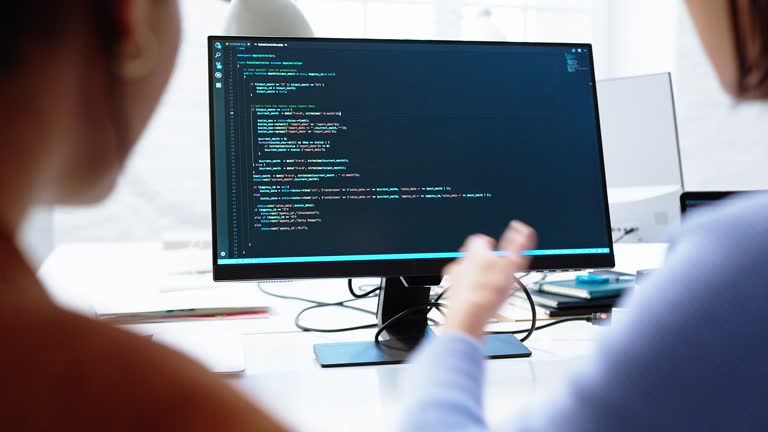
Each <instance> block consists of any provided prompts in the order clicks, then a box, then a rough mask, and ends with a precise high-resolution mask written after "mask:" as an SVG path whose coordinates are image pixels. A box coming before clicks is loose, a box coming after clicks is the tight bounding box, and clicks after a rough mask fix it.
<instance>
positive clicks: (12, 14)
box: [0, 0, 118, 72]
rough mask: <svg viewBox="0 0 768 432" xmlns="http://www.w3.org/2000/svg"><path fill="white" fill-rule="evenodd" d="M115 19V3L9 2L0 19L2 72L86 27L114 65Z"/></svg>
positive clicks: (104, 0) (73, 0)
mask: <svg viewBox="0 0 768 432" xmlns="http://www.w3.org/2000/svg"><path fill="white" fill-rule="evenodd" d="M115 17H116V15H115V2H114V1H112V0H67V1H62V0H38V1H13V2H7V3H6V4H4V5H3V16H2V19H0V23H2V25H0V53H1V54H2V55H0V72H4V71H8V70H10V69H13V68H15V67H17V66H19V65H20V64H22V63H23V62H24V61H25V60H26V59H27V56H29V55H31V53H32V52H33V49H31V48H41V49H44V47H45V46H46V45H47V44H48V45H50V44H53V43H55V41H56V40H57V39H58V38H60V37H61V36H62V35H64V34H66V33H67V32H71V31H74V30H76V29H79V30H83V29H82V28H81V26H82V25H83V24H84V23H85V25H87V26H88V27H89V28H87V29H86V30H87V31H88V32H89V33H91V34H92V35H93V37H95V38H97V40H96V41H95V42H98V43H99V45H100V46H101V47H103V49H104V50H103V51H102V53H103V54H104V56H105V60H107V61H111V60H110V59H111V58H112V57H113V54H114V51H113V50H114V48H115V44H116V42H117V39H118V28H117V25H116V21H115ZM41 52H42V51H41Z"/></svg>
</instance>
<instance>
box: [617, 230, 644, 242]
mask: <svg viewBox="0 0 768 432" xmlns="http://www.w3.org/2000/svg"><path fill="white" fill-rule="evenodd" d="M638 231H640V228H627V229H625V230H624V232H623V233H622V234H621V235H620V236H619V237H618V238H617V239H616V240H614V241H613V243H620V242H621V241H622V240H624V239H625V238H626V237H627V236H628V235H630V234H634V233H636V232H638Z"/></svg>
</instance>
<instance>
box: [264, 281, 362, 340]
mask: <svg viewBox="0 0 768 432" xmlns="http://www.w3.org/2000/svg"><path fill="white" fill-rule="evenodd" d="M256 287H257V288H258V289H259V291H261V292H262V293H264V294H266V295H268V296H270V297H274V298H279V299H283V300H295V301H300V302H304V303H312V306H309V307H306V308H304V309H302V310H301V311H299V313H298V314H296V317H295V318H294V319H293V324H294V325H295V326H296V328H298V329H299V330H301V331H313V332H318V333H340V332H346V331H352V330H361V329H368V328H375V327H376V324H367V325H363V326H354V327H345V328H338V329H318V328H313V327H308V326H305V325H303V324H301V317H302V316H303V315H304V314H305V313H307V312H309V311H311V310H314V309H320V308H325V307H341V308H346V309H350V310H354V311H357V312H361V313H365V314H368V315H374V316H375V315H376V312H373V311H370V310H368V309H363V308H359V307H356V306H350V305H348V304H347V303H350V302H354V301H359V300H364V299H366V298H368V297H360V298H353V299H349V300H344V301H339V302H330V303H329V302H321V301H317V300H312V299H308V298H304V297H295V296H288V295H283V294H277V293H273V292H271V291H267V290H265V289H264V287H262V286H261V283H257V284H256Z"/></svg>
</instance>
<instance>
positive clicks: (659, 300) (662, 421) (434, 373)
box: [402, 194, 768, 432]
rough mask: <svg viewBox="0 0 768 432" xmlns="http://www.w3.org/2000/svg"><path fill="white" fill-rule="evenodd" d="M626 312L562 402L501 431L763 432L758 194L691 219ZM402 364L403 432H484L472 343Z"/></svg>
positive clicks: (767, 249)
mask: <svg viewBox="0 0 768 432" xmlns="http://www.w3.org/2000/svg"><path fill="white" fill-rule="evenodd" d="M625 306H626V307H628V308H629V309H630V312H629V315H628V316H627V317H626V320H625V321H624V322H622V323H621V324H620V325H618V326H616V327H614V328H611V329H610V330H609V331H610V335H606V337H605V338H604V340H603V341H602V342H601V343H600V344H599V346H598V349H597V352H596V355H595V358H594V360H593V361H592V363H591V365H590V367H589V368H588V369H587V370H584V371H581V372H580V373H578V374H576V375H575V376H574V377H572V379H570V380H569V381H568V382H567V383H566V384H565V385H566V388H567V391H566V392H565V394H564V396H562V397H560V398H559V399H557V400H552V401H551V404H549V405H548V408H547V411H546V412H537V413H536V415H535V417H534V416H530V417H521V418H512V419H509V421H508V423H507V425H506V426H504V427H502V428H500V429H499V430H500V431H509V432H512V431H537V432H538V431H541V432H544V431H546V432H571V431H573V432H576V431H579V432H594V431H630V432H634V431H637V432H641V431H642V432H648V431H660V430H664V431H667V430H675V431H683V430H684V431H688V430H690V431H718V432H723V431H739V432H744V431H767V430H768V195H766V194H751V195H749V196H743V197H740V198H736V199H732V200H727V201H724V202H723V203H721V204H718V205H716V206H714V207H712V208H710V209H706V210H700V211H699V212H698V213H694V214H692V215H691V217H689V218H688V219H687V220H686V221H685V223H684V224H683V228H682V229H681V230H680V232H679V233H678V234H677V235H676V236H675V239H674V241H673V244H672V247H671V249H670V252H669V255H668V257H667V262H666V264H665V266H664V268H663V269H662V270H659V271H658V272H656V273H655V274H654V275H652V276H651V277H650V278H649V279H648V280H647V283H644V285H643V288H642V289H639V290H637V292H635V293H633V295H632V296H631V298H630V299H628V301H627V302H626V305H625ZM544 331H546V330H544ZM534 355H535V354H534ZM412 362H413V364H412V366H411V370H410V371H409V378H410V379H407V380H405V386H406V388H405V389H404V395H406V400H407V401H406V406H405V411H404V419H403V424H402V430H404V431H408V432H411V431H412V432H417V431H418V432H425V431H440V432H450V431H472V432H475V431H477V432H480V431H487V430H488V426H487V425H486V423H485V420H484V418H483V400H482V394H483V390H482V387H483V379H484V363H485V360H484V359H483V357H482V353H481V350H480V346H479V345H478V344H477V343H476V342H475V341H474V340H473V339H471V338H469V337H468V336H463V335H453V336H446V337H439V338H432V339H431V340H429V341H428V342H426V343H425V344H424V346H422V347H421V348H420V349H419V351H418V353H417V354H416V355H415V357H414V358H413V359H412Z"/></svg>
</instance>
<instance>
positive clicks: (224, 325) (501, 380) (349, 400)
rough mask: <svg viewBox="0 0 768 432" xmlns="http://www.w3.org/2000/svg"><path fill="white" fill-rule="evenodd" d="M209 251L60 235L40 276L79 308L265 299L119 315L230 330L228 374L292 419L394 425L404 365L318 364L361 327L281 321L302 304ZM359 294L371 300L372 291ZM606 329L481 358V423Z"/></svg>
mask: <svg viewBox="0 0 768 432" xmlns="http://www.w3.org/2000/svg"><path fill="white" fill-rule="evenodd" d="M665 250H666V249H665V246H664V245H630V244H628V245H617V246H616V254H617V269H618V270H623V271H636V270H638V269H646V268H654V267H657V266H658V265H659V264H660V263H661V261H662V259H663V256H664V252H665ZM209 263H210V258H209V255H208V252H207V251H200V250H182V251H175V252H169V251H164V250H163V249H162V247H161V245H160V244H151V243H147V244H70V245H64V246H60V247H58V248H57V249H56V250H55V251H54V253H53V254H52V255H51V256H50V257H49V259H48V260H47V261H46V262H45V263H44V265H43V267H42V269H41V272H40V276H41V278H42V280H43V281H44V283H45V284H46V286H47V287H48V289H49V292H50V293H51V295H52V296H53V297H54V298H55V299H56V300H57V301H58V302H59V303H60V304H62V305H63V306H65V307H67V308H70V309H73V310H75V311H79V312H81V313H85V314H88V313H92V312H93V310H97V311H99V312H102V313H103V312H121V311H122V312H128V311H140V310H158V309H178V308H187V307H211V306H252V305H270V306H272V308H273V311H274V314H273V317H271V318H268V319H252V320H236V321H214V322H188V323H167V324H152V325H141V326H130V327H131V330H132V331H136V332H139V333H142V334H154V333H157V332H168V331H180V332H195V333H201V334H211V333H214V334H215V333H216V332H226V333H227V334H237V335H241V337H242V341H243V344H244V347H245V353H246V364H247V370H246V373H245V374H243V375H242V376H240V377H237V378H233V379H232V383H233V385H235V386H236V387H237V388H239V389H240V390H241V391H242V392H243V393H245V394H246V395H247V396H248V397H250V398H252V399H253V400H256V401H259V402H260V403H262V404H263V405H265V406H266V407H267V408H268V409H270V411H271V412H273V413H275V415H277V416H278V417H279V418H281V419H282V420H283V421H284V422H285V423H286V424H288V425H290V426H292V427H294V428H295V429H297V430H302V431H328V430H335V431H347V430H349V431H352V430H354V431H360V430H374V431H376V430H382V431H392V430H396V428H395V425H396V423H397V418H398V413H399V401H400V381H401V377H402V375H403V372H404V371H405V368H406V367H407V366H377V367H358V368H343V369H321V368H320V367H319V366H318V365H317V363H316V362H315V361H314V356H313V353H312V345H313V344H315V343H322V342H337V341H358V340H368V339H371V338H372V336H373V332H372V331H358V332H351V333H346V334H334V335H320V334H311V333H301V332H299V331H297V329H296V328H295V326H294V325H293V317H294V315H295V314H296V312H298V310H300V309H301V308H302V307H303V306H304V304H302V303H299V302H295V301H285V300H277V299H274V298H271V297H267V296H265V295H263V294H262V293H261V292H259V291H258V290H257V289H254V287H253V284H252V283H223V284H214V283H213V282H212V281H211V275H210V274H205V273H201V272H202V271H205V270H206V268H207V266H209V265H210V264H209ZM361 283H365V281H361ZM265 287H266V288H268V289H270V290H271V291H275V292H280V293H281V294H290V295H299V296H305V297H311V298H314V299H318V300H323V301H329V300H339V299H345V298H347V297H348V293H347V292H346V282H345V281H341V280H327V281H303V282H299V283H290V284H267V285H265ZM361 304H362V305H364V306H365V307H369V308H371V309H375V307H376V306H375V301H374V300H366V301H364V302H362V303H361ZM306 318H307V323H308V324H311V325H316V326H329V327H333V326H337V325H344V326H348V325H357V324H364V323H369V322H371V320H372V319H373V317H371V316H367V315H363V314H358V313H353V312H340V311H334V312H333V313H328V312H322V311H320V312H317V313H313V314H309V315H308V316H307V317H306ZM521 318H524V317H521ZM522 325H523V326H524V325H525V324H522ZM606 330H607V329H603V328H599V327H595V326H592V325H590V324H586V323H567V324H563V325H561V326H556V327H553V328H551V329H547V330H544V331H541V332H538V333H536V334H535V335H534V336H533V337H532V338H531V340H530V341H528V342H527V345H528V347H529V348H530V349H531V351H532V352H533V356H532V357H531V358H527V359H513V360H493V361H490V362H489V363H488V374H487V378H486V379H487V382H488V385H487V387H486V411H487V415H488V418H489V420H490V422H491V424H493V423H496V422H499V421H501V420H502V419H505V418H509V417H510V416H514V415H515V413H516V412H518V411H519V410H521V409H523V408H524V407H525V406H527V405H528V404H529V403H531V402H532V401H533V400H535V399H539V398H541V399H546V398H547V397H548V396H551V395H552V394H553V393H554V392H556V391H557V390H558V389H559V388H561V387H562V385H563V382H564V380H565V378H566V376H567V375H568V373H569V372H570V371H571V370H573V369H574V368H576V367H578V365H579V364H581V363H582V362H584V361H587V360H588V359H589V357H590V355H591V354H592V353H593V352H594V346H595V342H596V341H597V340H599V337H600V335H601V334H602V333H604V332H605V331H606ZM435 366H436V367H439V365H435Z"/></svg>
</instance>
